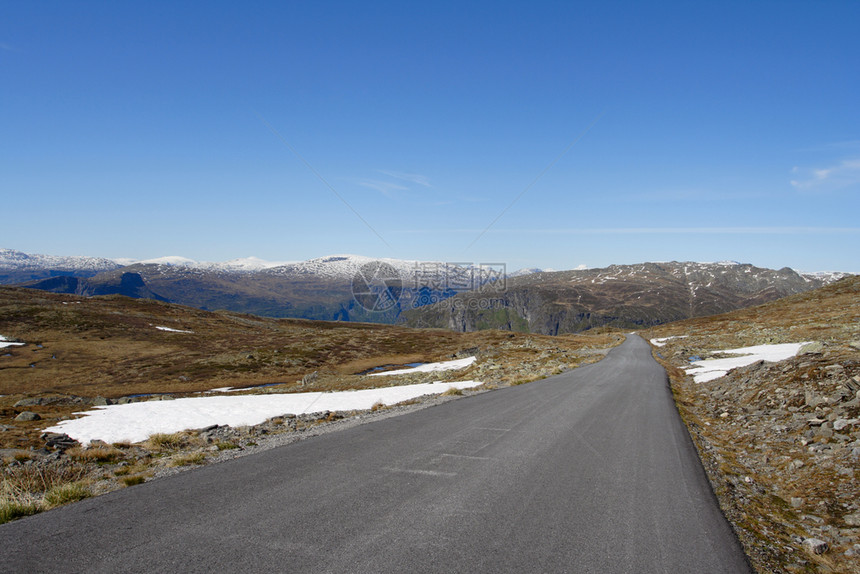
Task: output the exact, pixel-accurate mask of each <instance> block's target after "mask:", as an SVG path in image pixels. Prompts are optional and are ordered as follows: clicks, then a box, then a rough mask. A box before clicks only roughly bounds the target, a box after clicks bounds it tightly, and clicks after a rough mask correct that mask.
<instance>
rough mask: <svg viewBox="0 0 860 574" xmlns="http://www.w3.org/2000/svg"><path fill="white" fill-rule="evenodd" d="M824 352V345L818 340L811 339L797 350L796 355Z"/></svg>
mask: <svg viewBox="0 0 860 574" xmlns="http://www.w3.org/2000/svg"><path fill="white" fill-rule="evenodd" d="M822 352H824V345H823V344H822V343H821V342H820V341H813V342H812V343H807V344H805V345H803V346H802V347H801V348H800V349H799V350H798V351H797V354H798V355H814V354H817V353H822Z"/></svg>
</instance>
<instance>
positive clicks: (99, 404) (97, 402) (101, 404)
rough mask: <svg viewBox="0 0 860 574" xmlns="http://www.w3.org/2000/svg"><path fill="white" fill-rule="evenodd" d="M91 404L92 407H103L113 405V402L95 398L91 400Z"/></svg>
mask: <svg viewBox="0 0 860 574" xmlns="http://www.w3.org/2000/svg"><path fill="white" fill-rule="evenodd" d="M92 404H93V406H94V407H104V406H107V405H111V404H113V401H112V400H110V399H106V398H104V397H96V398H94V399H93V403H92Z"/></svg>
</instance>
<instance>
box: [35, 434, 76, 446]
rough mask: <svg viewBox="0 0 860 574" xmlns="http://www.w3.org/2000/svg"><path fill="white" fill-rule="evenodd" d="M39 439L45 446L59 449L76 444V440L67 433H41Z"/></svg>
mask: <svg viewBox="0 0 860 574" xmlns="http://www.w3.org/2000/svg"><path fill="white" fill-rule="evenodd" d="M41 439H42V440H43V441H45V446H46V447H49V448H56V449H59V450H65V449H67V448H72V447H73V446H76V445H77V444H78V441H76V440H75V439H73V438H72V437H70V436H69V435H67V434H62V433H55V432H46V433H43V434H42V436H41Z"/></svg>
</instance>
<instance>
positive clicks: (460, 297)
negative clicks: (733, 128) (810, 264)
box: [401, 261, 843, 335]
mask: <svg viewBox="0 0 860 574" xmlns="http://www.w3.org/2000/svg"><path fill="white" fill-rule="evenodd" d="M842 275H843V274H819V275H818V276H810V275H807V276H805V277H802V276H801V275H800V274H798V273H797V272H795V271H794V270H792V269H789V268H787V267H784V268H782V269H778V270H775V269H765V268H761V267H755V266H753V265H750V264H746V263H738V262H735V261H721V262H718V263H697V262H677V261H670V262H660V263H639V264H635V265H610V266H609V267H604V268H600V269H586V270H572V271H560V272H555V273H528V274H523V275H520V276H518V277H512V278H510V279H509V280H508V281H507V285H506V289H505V290H504V292H503V293H499V294H498V295H497V296H496V297H495V301H494V303H493V304H494V305H495V306H488V305H487V304H485V305H484V306H483V307H482V306H481V305H480V301H478V300H477V299H478V298H479V297H481V294H479V293H458V294H457V295H455V297H454V299H453V300H452V301H448V302H446V304H445V305H441V306H432V305H430V306H422V307H419V308H416V309H411V310H407V311H405V312H404V314H403V315H402V317H401V320H403V321H405V322H406V323H407V324H408V325H410V326H418V327H441V328H450V329H455V330H461V331H471V330H476V329H486V328H498V329H516V330H524V331H530V332H533V333H535V332H536V333H543V334H548V335H556V334H559V333H569V332H577V331H582V330H585V329H590V328H594V327H600V326H603V325H611V326H614V327H620V328H625V329H626V328H638V327H643V326H651V325H657V324H660V323H666V322H671V321H678V320H681V319H688V318H692V317H701V316H705V315H714V314H718V313H724V312H727V311H732V310H735V309H741V308H744V307H749V306H752V305H758V304H761V303H766V302H768V301H773V300H775V299H779V298H781V297H785V296H787V295H792V294H795V293H802V292H804V291H808V290H810V289H815V288H817V287H822V286H824V285H827V284H828V283H831V282H833V281H835V280H837V279H838V278H840V276H842Z"/></svg>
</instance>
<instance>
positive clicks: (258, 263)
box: [126, 255, 288, 273]
mask: <svg viewBox="0 0 860 574" xmlns="http://www.w3.org/2000/svg"><path fill="white" fill-rule="evenodd" d="M126 261H128V265H134V264H140V265H165V266H168V267H187V268H189V269H203V270H207V271H223V272H226V273H230V272H236V273H246V272H249V271H262V270H263V269H270V268H272V267H278V266H279V265H286V264H288V262H284V261H266V260H264V259H260V258H259V257H241V258H239V259H231V260H230V261H220V262H210V261H195V260H194V259H189V258H188V257H182V256H180V255H169V256H167V257H157V258H155V259H144V260H142V261H133V260H126Z"/></svg>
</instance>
